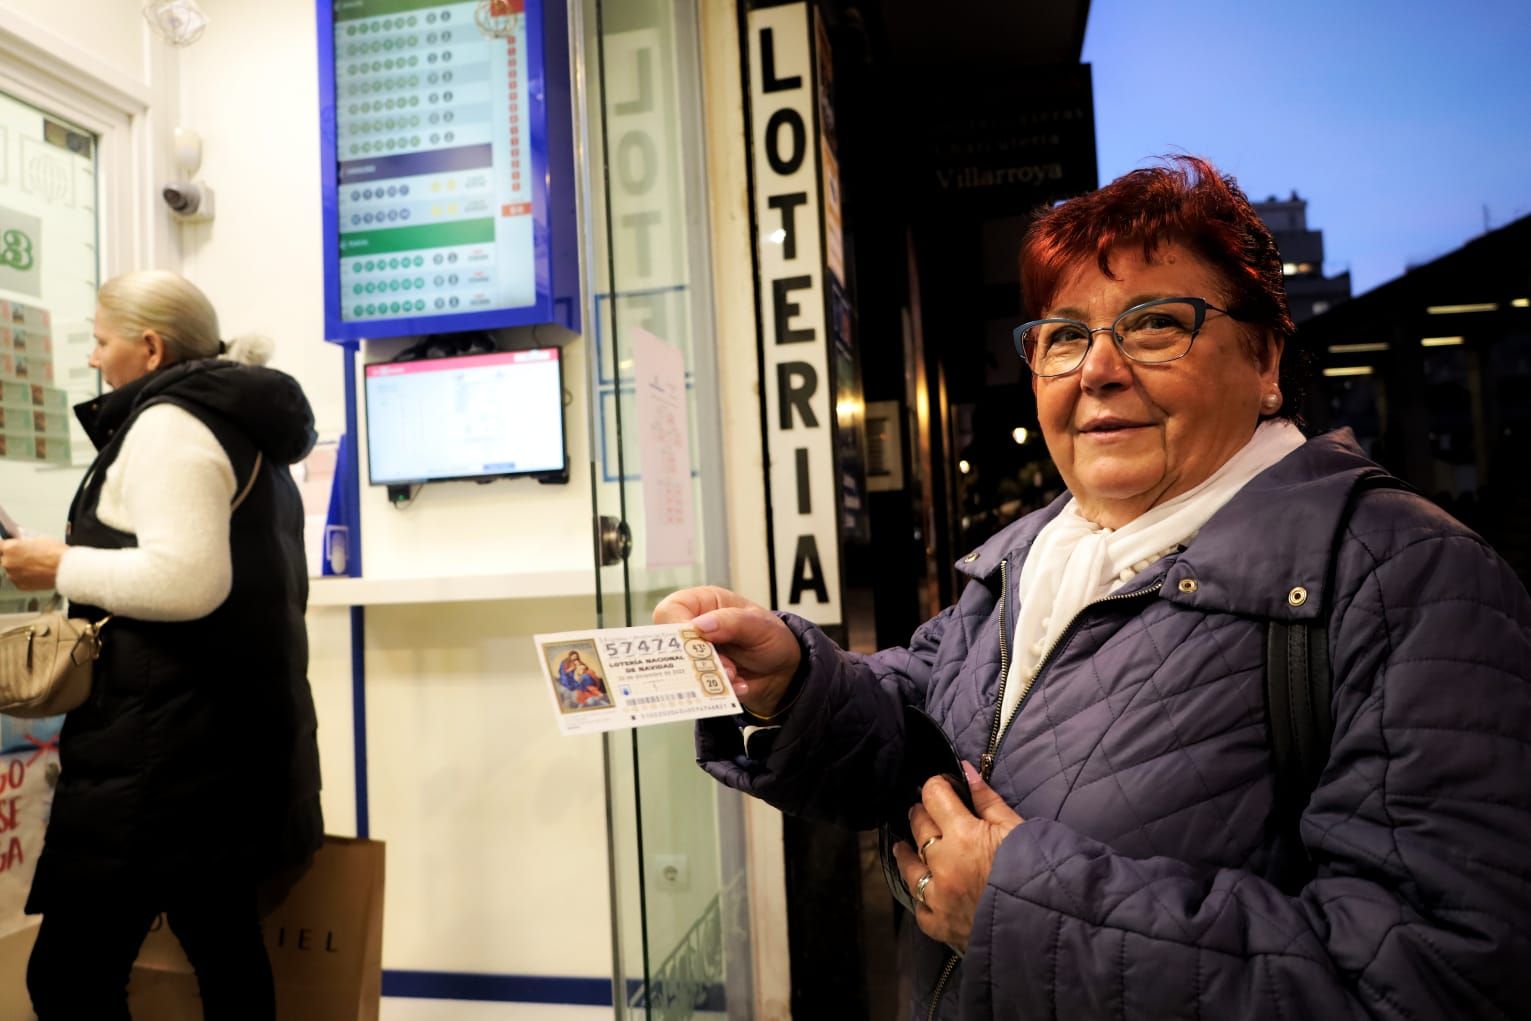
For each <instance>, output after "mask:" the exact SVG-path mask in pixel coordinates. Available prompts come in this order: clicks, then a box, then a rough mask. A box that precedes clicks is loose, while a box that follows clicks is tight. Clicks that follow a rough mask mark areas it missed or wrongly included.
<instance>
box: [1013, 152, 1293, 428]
mask: <svg viewBox="0 0 1531 1021" xmlns="http://www.w3.org/2000/svg"><path fill="white" fill-rule="evenodd" d="M1164 163H1165V165H1164V166H1158V167H1147V168H1144V169H1141V170H1134V171H1131V172H1130V173H1127V174H1124V175H1122V176H1121V177H1119V178H1117V179H1116V180H1115V181H1112V182H1111V183H1110V184H1108V185H1106V186H1105V187H1104V188H1100V189H1098V190H1096V191H1092V192H1090V193H1089V194H1087V195H1081V196H1080V197H1078V198H1075V199H1070V200H1069V201H1067V202H1064V203H1062V204H1060V205H1057V206H1054V207H1052V208H1051V209H1046V210H1044V211H1043V212H1042V213H1040V214H1039V215H1038V216H1037V218H1036V220H1035V221H1034V222H1033V223H1032V225H1031V229H1030V230H1029V231H1027V234H1026V240H1025V241H1024V242H1023V243H1022V245H1021V290H1022V294H1023V296H1024V300H1025V302H1026V309H1027V313H1028V315H1029V316H1030V317H1031V318H1034V319H1039V318H1041V317H1042V316H1044V315H1045V314H1046V310H1047V309H1048V307H1049V306H1051V305H1052V303H1053V300H1054V298H1055V297H1056V296H1057V293H1058V288H1059V287H1060V286H1062V283H1063V278H1064V276H1065V275H1066V274H1067V273H1068V272H1070V271H1071V270H1073V269H1074V268H1075V267H1076V266H1078V265H1079V263H1080V262H1081V261H1083V260H1084V259H1087V258H1090V257H1092V256H1093V257H1094V258H1095V261H1096V264H1097V265H1099V266H1100V271H1101V272H1102V273H1104V274H1105V275H1106V276H1108V277H1111V278H1112V279H1115V274H1113V273H1112V272H1111V263H1110V256H1111V252H1112V251H1113V250H1114V249H1116V248H1117V247H1118V246H1120V245H1142V246H1143V257H1144V259H1151V258H1153V255H1154V252H1155V251H1156V250H1157V249H1158V247H1159V246H1160V245H1163V244H1181V245H1184V246H1185V247H1186V248H1188V249H1190V250H1191V251H1192V252H1194V253H1195V254H1196V255H1197V256H1198V257H1200V258H1201V259H1202V260H1203V261H1204V262H1206V263H1207V264H1208V265H1209V266H1211V267H1212V268H1213V270H1215V271H1216V272H1217V274H1218V275H1219V276H1220V277H1221V278H1222V281H1223V286H1224V288H1225V289H1226V294H1225V295H1220V296H1219V297H1221V298H1222V300H1223V301H1225V302H1226V304H1227V308H1228V310H1229V311H1230V312H1231V313H1232V314H1233V316H1234V318H1236V319H1237V320H1239V322H1240V323H1243V324H1245V326H1246V327H1253V328H1252V329H1250V328H1246V329H1245V330H1244V331H1243V334H1244V339H1245V343H1246V344H1247V345H1248V346H1249V348H1250V351H1251V353H1258V352H1260V351H1261V350H1262V349H1263V348H1264V346H1265V344H1267V343H1269V341H1270V340H1271V339H1278V340H1281V341H1282V342H1283V343H1284V344H1285V347H1284V355H1283V358H1282V360H1281V389H1282V393H1283V394H1284V396H1285V403H1284V404H1283V405H1282V410H1281V412H1280V416H1281V417H1284V418H1292V419H1296V418H1297V417H1298V414H1297V412H1298V404H1299V402H1300V400H1301V397H1302V391H1303V382H1304V379H1303V376H1304V374H1303V372H1302V370H1301V368H1300V366H1299V361H1300V360H1299V359H1298V358H1297V357H1296V355H1295V351H1294V350H1293V345H1292V343H1291V341H1292V336H1293V333H1294V332H1295V328H1294V326H1293V325H1292V315H1291V312H1290V310H1289V309H1288V306H1287V297H1286V285H1285V278H1284V277H1283V275H1282V271H1281V254H1280V253H1279V252H1278V251H1277V250H1276V239H1275V238H1274V237H1272V236H1271V232H1270V228H1269V227H1267V226H1266V225H1265V223H1264V222H1263V221H1262V220H1261V219H1260V217H1259V216H1257V215H1256V214H1255V211H1254V208H1253V207H1252V206H1251V205H1250V204H1249V199H1248V198H1247V197H1246V196H1245V194H1244V192H1243V191H1242V190H1241V189H1240V188H1239V186H1238V183H1237V182H1236V181H1235V180H1234V179H1233V178H1232V177H1228V176H1225V175H1222V174H1219V173H1218V171H1217V168H1216V167H1214V166H1213V165H1212V164H1211V163H1208V162H1207V161H1206V160H1204V159H1201V158H1200V157H1197V156H1166V157H1164ZM1287 356H1291V357H1287Z"/></svg>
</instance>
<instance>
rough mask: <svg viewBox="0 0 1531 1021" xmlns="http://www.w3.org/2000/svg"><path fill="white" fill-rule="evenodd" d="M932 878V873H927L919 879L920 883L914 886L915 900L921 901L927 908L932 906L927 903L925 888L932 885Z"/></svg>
mask: <svg viewBox="0 0 1531 1021" xmlns="http://www.w3.org/2000/svg"><path fill="white" fill-rule="evenodd" d="M931 878H932V877H931V875H930V873H929V872H928V871H927V872H926V873H925V874H924V875H923V876H921V877H920V878H919V881H918V882H916V883H915V884H914V899H915V900H917V901H919V902H920V904H921V905H922V906H924V907H927V908H928V907H930V905H929V904H926V903H925V887H927V886H929V885H930V880H931Z"/></svg>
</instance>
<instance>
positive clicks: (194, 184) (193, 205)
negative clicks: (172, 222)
mask: <svg viewBox="0 0 1531 1021" xmlns="http://www.w3.org/2000/svg"><path fill="white" fill-rule="evenodd" d="M160 196H161V197H162V198H163V199H164V200H165V205H167V206H169V207H170V214H171V215H172V216H174V217H175V218H176V219H177V220H180V221H181V222H182V223H207V222H208V221H209V220H211V219H212V218H213V189H212V188H210V187H208V186H207V185H206V184H203V183H202V182H201V181H171V182H170V183H168V184H166V185H165V186H164V187H163V188H161V189H160Z"/></svg>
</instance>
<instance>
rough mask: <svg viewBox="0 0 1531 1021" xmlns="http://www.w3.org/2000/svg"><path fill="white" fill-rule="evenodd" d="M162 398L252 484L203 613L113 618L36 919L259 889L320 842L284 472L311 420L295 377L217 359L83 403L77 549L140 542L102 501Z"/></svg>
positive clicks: (69, 722) (297, 561)
mask: <svg viewBox="0 0 1531 1021" xmlns="http://www.w3.org/2000/svg"><path fill="white" fill-rule="evenodd" d="M159 403H173V404H176V405H177V406H179V407H182V408H184V409H185V410H187V411H188V412H190V413H191V414H193V415H195V416H196V417H197V419H198V420H200V421H201V422H203V423H204V424H205V425H206V426H207V427H208V428H209V429H210V430H211V431H212V432H213V435H214V436H216V437H217V439H218V441H219V443H220V444H221V445H222V446H223V449H224V451H225V453H226V454H227V455H228V458H229V461H230V463H231V464H232V465H233V469H234V476H235V479H236V489H237V491H239V492H243V491H244V490H245V488H246V486H247V485H248V486H249V492H248V495H247V496H246V497H245V498H244V500H243V502H242V503H240V505H239V506H238V508H237V510H235V511H234V513H233V516H232V518H231V521H230V551H231V554H232V558H233V587H232V591H231V592H230V594H229V597H228V598H227V599H226V600H225V601H224V602H223V603H222V605H220V606H219V607H218V608H217V609H215V610H214V611H213V612H212V613H210V614H208V615H207V616H205V617H202V618H200V619H197V620H192V621H185V622H154V621H142V620H135V619H131V618H127V617H123V616H120V615H119V616H114V617H113V619H112V620H111V621H109V622H108V623H107V624H106V625H105V627H104V628H103V631H102V654H101V658H100V660H99V661H97V663H96V668H95V682H94V689H93V691H92V694H91V697H90V699H89V700H88V701H87V702H86V703H85V704H84V705H82V706H81V707H79V708H78V709H76V710H74V711H73V712H71V713H70V714H69V715H68V717H67V718H66V719H65V722H64V729H63V734H62V736H61V740H60V756H61V766H62V770H61V774H60V778H59V785H58V789H57V793H56V795H55V798H54V802H53V811H52V816H51V818H50V820H49V823H48V832H47V838H46V841H45V844H44V848H43V853H42V856H41V857H40V858H39V859H38V866H37V876H36V879H35V881H34V883H33V887H32V893H31V896H30V898H29V900H28V902H27V910H28V911H31V912H39V911H47V910H48V909H49V906H50V905H53V904H60V903H65V902H66V901H70V900H74V901H79V900H81V899H84V900H85V901H86V902H92V901H99V900H101V899H105V898H112V897H119V896H123V895H129V896H133V897H141V898H147V899H148V900H149V901H150V902H152V903H155V904H160V905H163V903H164V902H165V901H166V900H167V899H170V898H174V897H176V896H178V895H186V894H191V895H195V893H196V891H197V890H199V889H205V888H207V887H208V885H210V884H211V885H217V884H220V883H226V882H234V883H240V884H244V883H254V882H256V881H258V880H259V879H260V878H262V877H264V876H267V875H270V874H273V873H275V872H278V871H280V870H282V869H284V868H286V867H288V866H290V865H293V864H295V863H297V862H299V861H302V860H303V859H304V858H306V857H307V856H308V855H309V854H310V853H311V852H312V851H313V850H314V849H315V848H316V847H318V845H319V843H320V841H321V839H322V834H323V822H322V819H321V816H320V811H319V752H318V744H317V740H316V725H315V718H314V704H313V696H312V693H311V692H310V690H309V685H308V676H307V667H308V638H307V629H306V627H305V624H304V609H305V606H306V603H307V599H308V572H307V567H306V562H305V559H304V552H303V508H302V504H301V501H300V499H299V496H298V492H297V487H296V486H295V485H294V483H293V480H292V476H291V473H290V472H289V469H288V465H289V464H290V463H292V462H293V461H296V460H298V459H299V458H301V457H302V456H304V455H305V454H306V453H307V451H308V449H309V448H310V447H311V446H312V441H313V417H312V412H311V411H310V410H309V407H308V402H307V400H306V399H304V397H303V395H302V391H301V389H299V387H298V385H297V383H296V381H294V380H292V379H291V377H288V376H286V375H284V374H282V373H279V372H275V371H273V370H269V369H256V368H250V367H246V366H238V365H234V364H232V363H229V362H223V361H214V360H208V361H198V362H189V363H183V364H180V365H176V366H173V367H171V368H169V369H165V370H162V371H160V372H156V373H153V374H151V375H150V376H147V377H144V378H142V379H140V380H137V381H135V382H133V383H131V384H128V385H127V386H125V387H122V388H120V389H118V390H114V391H113V392H111V393H109V394H106V395H104V396H102V397H101V398H98V399H97V400H95V401H91V402H88V403H87V404H82V405H80V406H79V407H78V408H76V414H77V415H78V416H79V418H80V421H81V422H82V424H84V425H85V427H86V431H87V432H88V433H89V434H90V436H91V439H92V441H93V442H95V444H96V446H97V449H98V451H99V453H98V455H97V458H96V461H95V463H94V464H93V465H92V466H91V468H90V471H89V472H88V473H87V474H86V476H85V478H84V480H83V481H82V482H81V484H80V488H79V491H78V492H77V493H76V495H75V499H74V505H73V507H72V508H71V510H70V516H69V533H68V541H69V543H70V544H71V545H80V546H93V547H97V548H106V549H120V548H124V547H130V546H134V545H136V544H137V539H136V537H135V536H133V535H131V534H128V533H125V532H121V531H118V530H117V529H114V528H112V527H110V526H109V525H106V524H104V523H103V522H101V521H100V520H99V519H98V518H97V517H96V507H97V504H98V502H99V500H100V495H101V487H102V484H103V483H104V481H105V478H106V472H107V468H108V467H109V466H110V465H111V464H112V462H113V461H114V460H115V459H116V457H117V455H118V453H119V451H120V450H121V446H122V440H123V437H124V436H125V435H126V434H127V432H128V430H129V429H130V428H131V427H132V423H133V420H134V419H135V418H136V416H137V415H138V414H140V413H141V412H142V411H143V410H144V409H145V408H147V407H150V406H151V405H154V404H159ZM109 609H110V608H101V607H90V606H82V605H80V604H75V605H74V606H73V607H72V608H71V612H72V613H74V614H76V615H80V616H86V617H89V618H92V619H99V618H100V617H102V616H103V615H105V613H107V612H108V610H109Z"/></svg>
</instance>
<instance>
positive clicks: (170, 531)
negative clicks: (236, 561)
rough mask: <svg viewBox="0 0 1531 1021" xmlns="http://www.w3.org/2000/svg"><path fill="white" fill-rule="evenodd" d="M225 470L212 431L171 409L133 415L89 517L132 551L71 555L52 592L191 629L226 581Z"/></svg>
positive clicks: (224, 592) (228, 469)
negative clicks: (129, 542)
mask: <svg viewBox="0 0 1531 1021" xmlns="http://www.w3.org/2000/svg"><path fill="white" fill-rule="evenodd" d="M235 491H236V482H235V479H234V468H233V465H231V464H230V463H229V458H228V455H227V454H225V453H224V451H223V446H222V445H221V444H220V443H219V442H218V440H217V438H216V437H214V436H213V433H212V430H210V429H208V427H207V426H205V425H203V424H202V423H201V422H200V421H199V420H198V419H197V418H196V417H195V416H194V415H192V414H191V413H190V412H188V411H185V410H183V409H181V408H178V407H176V406H175V405H173V404H156V405H154V406H153V407H151V408H149V409H147V410H145V411H144V412H142V413H141V414H140V415H139V416H138V417H137V418H136V419H135V420H134V422H133V424H132V425H131V426H130V427H129V428H128V432H127V435H126V436H124V437H123V440H122V449H121V451H119V453H118V455H117V459H116V460H114V461H113V462H112V464H111V466H110V467H109V468H107V470H106V481H105V484H104V485H103V486H102V488H101V498H100V501H99V503H98V505H97V507H96V516H97V517H99V518H100V519H101V521H102V523H104V524H107V525H110V526H111V527H113V528H116V529H119V530H121V531H124V532H130V533H132V534H133V535H135V536H137V538H138V545H137V547H132V548H127V549H93V548H90V547H86V546H71V547H69V549H68V551H67V552H66V553H65V554H64V556H63V559H62V560H61V561H60V562H59V569H58V581H57V588H58V591H59V592H60V593H61V594H63V595H64V596H65V597H67V598H68V599H70V600H72V601H76V602H81V603H88V604H90V605H92V606H99V607H101V608H102V609H104V610H107V611H108V612H110V613H117V614H122V615H123V616H126V617H135V618H137V619H139V620H162V621H172V620H196V619H197V618H198V617H205V616H207V614H209V613H211V612H212V611H213V610H215V609H217V608H218V606H219V605H220V604H221V603H222V602H223V601H224V600H225V599H227V598H228V595H229V589H230V586H231V585H232V581H233V563H232V560H231V558H230V554H229V517H230V510H229V507H230V505H231V504H232V503H233V500H234V494H235Z"/></svg>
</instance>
